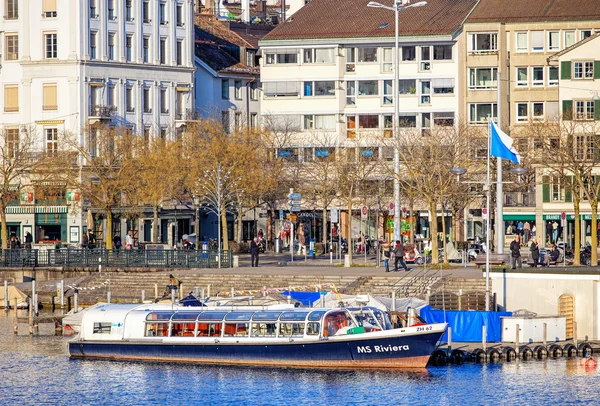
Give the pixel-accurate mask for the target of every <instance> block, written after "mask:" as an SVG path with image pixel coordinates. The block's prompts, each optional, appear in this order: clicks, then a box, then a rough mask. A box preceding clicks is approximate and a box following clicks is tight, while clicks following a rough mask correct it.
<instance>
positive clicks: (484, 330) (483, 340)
mask: <svg viewBox="0 0 600 406" xmlns="http://www.w3.org/2000/svg"><path fill="white" fill-rule="evenodd" d="M481 347H482V348H483V351H487V326H481Z"/></svg>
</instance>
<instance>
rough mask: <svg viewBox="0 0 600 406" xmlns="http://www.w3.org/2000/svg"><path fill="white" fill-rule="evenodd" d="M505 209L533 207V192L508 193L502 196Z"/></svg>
mask: <svg viewBox="0 0 600 406" xmlns="http://www.w3.org/2000/svg"><path fill="white" fill-rule="evenodd" d="M504 206H506V207H535V192H508V193H505V195H504Z"/></svg>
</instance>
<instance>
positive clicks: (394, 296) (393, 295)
mask: <svg viewBox="0 0 600 406" xmlns="http://www.w3.org/2000/svg"><path fill="white" fill-rule="evenodd" d="M392 311H393V312H395V311H396V291H395V290H392Z"/></svg>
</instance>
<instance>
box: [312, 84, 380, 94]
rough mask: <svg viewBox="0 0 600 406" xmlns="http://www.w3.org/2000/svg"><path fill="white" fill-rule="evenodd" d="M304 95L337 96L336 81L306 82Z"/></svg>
mask: <svg viewBox="0 0 600 406" xmlns="http://www.w3.org/2000/svg"><path fill="white" fill-rule="evenodd" d="M375 83H377V82H375ZM304 96H305V97H310V96H335V82H334V81H333V80H327V81H314V82H312V81H311V82H304Z"/></svg>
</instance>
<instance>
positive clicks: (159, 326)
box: [144, 322, 169, 337]
mask: <svg viewBox="0 0 600 406" xmlns="http://www.w3.org/2000/svg"><path fill="white" fill-rule="evenodd" d="M144 336H145V337H168V336H169V323H168V322H166V323H165V322H163V323H146V331H145V333H144Z"/></svg>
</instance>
